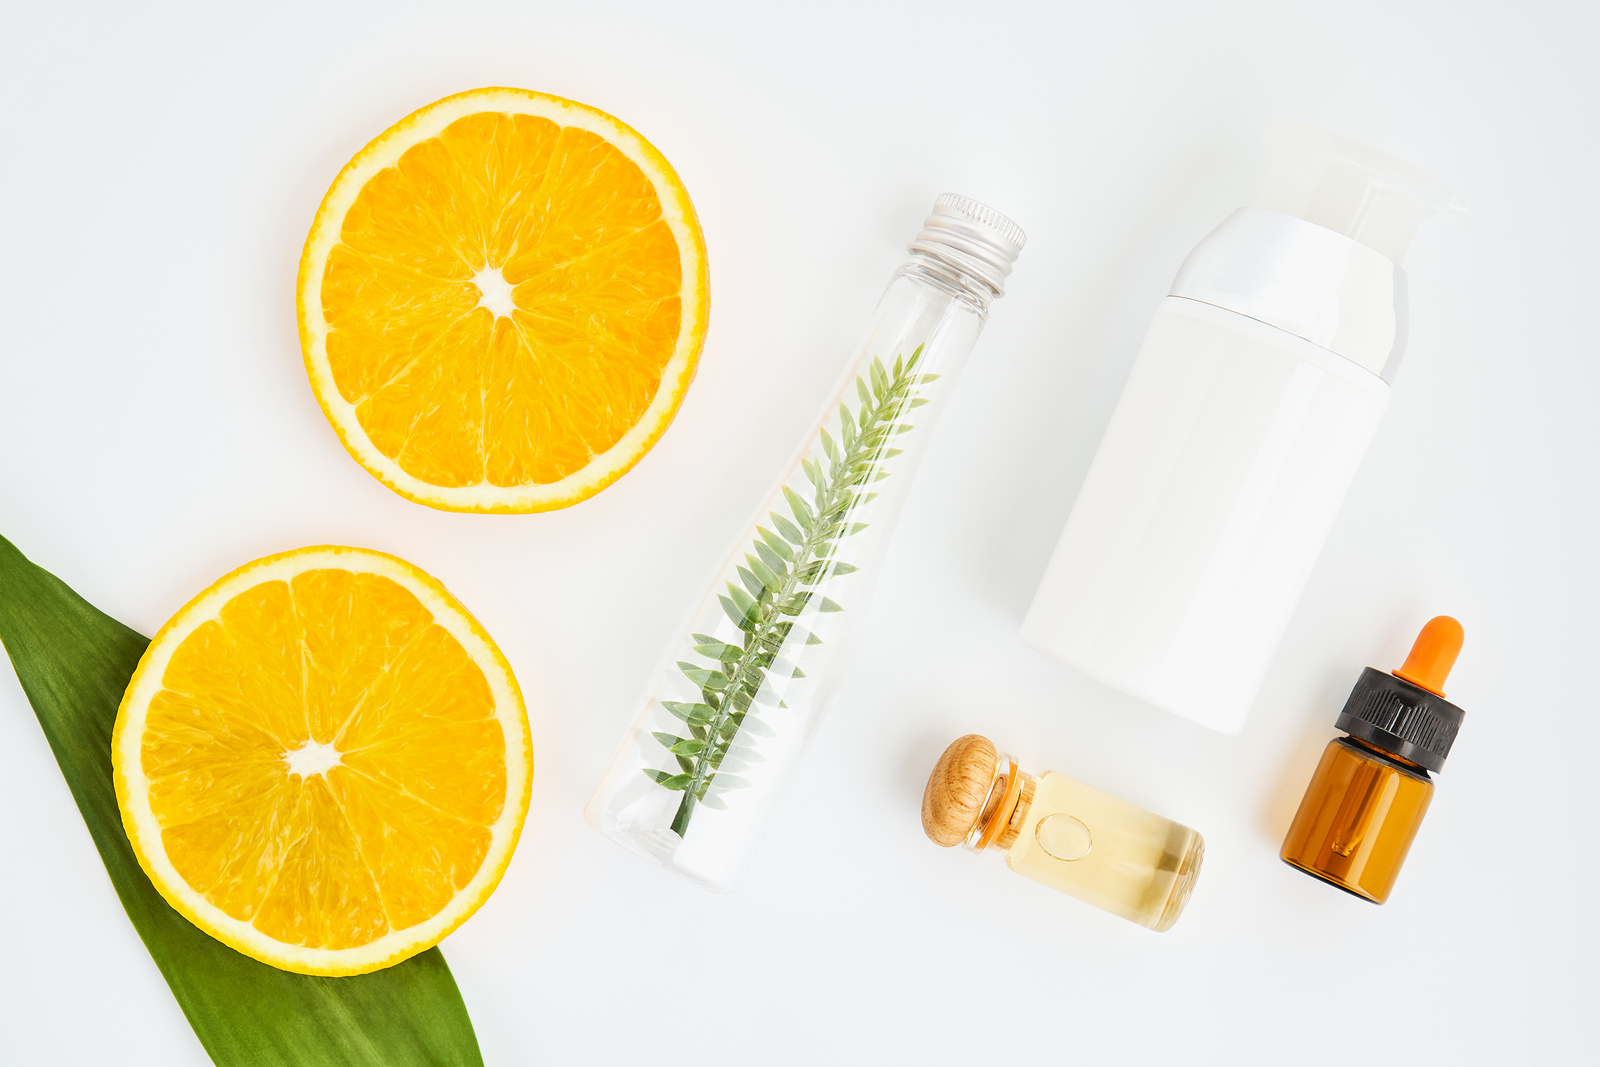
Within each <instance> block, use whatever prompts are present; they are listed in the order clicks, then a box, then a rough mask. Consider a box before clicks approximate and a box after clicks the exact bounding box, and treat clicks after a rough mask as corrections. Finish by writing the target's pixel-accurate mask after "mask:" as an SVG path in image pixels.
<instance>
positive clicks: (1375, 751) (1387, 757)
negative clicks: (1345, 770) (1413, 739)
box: [1334, 737, 1432, 781]
mask: <svg viewBox="0 0 1600 1067" xmlns="http://www.w3.org/2000/svg"><path fill="white" fill-rule="evenodd" d="M1334 740H1335V741H1336V742H1341V743H1343V744H1346V745H1349V746H1351V747H1353V748H1357V749H1360V750H1361V752H1362V753H1363V754H1365V755H1368V756H1375V757H1377V758H1378V759H1380V760H1382V761H1383V762H1385V763H1390V764H1393V765H1395V766H1396V767H1399V768H1400V769H1401V770H1403V771H1409V772H1410V773H1411V774H1412V775H1414V776H1420V777H1422V778H1428V779H1429V780H1430V781H1431V780H1432V779H1431V778H1430V777H1429V775H1428V768H1426V767H1424V766H1422V765H1421V764H1420V763H1412V762H1411V761H1410V760H1408V759H1406V758H1404V757H1403V756H1396V755H1395V754H1394V753H1393V752H1389V751H1386V750H1384V749H1381V748H1379V747H1378V746H1377V745H1374V744H1373V743H1372V742H1370V741H1363V740H1362V739H1361V738H1359V737H1337V738H1334Z"/></svg>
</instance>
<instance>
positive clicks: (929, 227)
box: [908, 193, 1028, 296]
mask: <svg viewBox="0 0 1600 1067" xmlns="http://www.w3.org/2000/svg"><path fill="white" fill-rule="evenodd" d="M1027 241H1028V235H1027V234H1025V233H1023V232H1022V227H1021V226H1018V225H1017V224H1016V223H1014V222H1012V221H1011V220H1010V219H1008V218H1006V217H1005V216H1004V215H1002V214H1000V212H998V211H996V210H995V209H994V208H992V207H989V206H988V205H986V204H980V203H978V202H977V201H976V200H972V199H969V198H968V197H965V196H957V195H956V194H955V193H945V194H944V195H943V196H941V197H939V199H937V200H935V201H934V202H933V214H932V215H929V216H928V218H927V221H925V222H924V223H923V224H922V232H921V233H919V234H917V239H916V240H915V241H912V242H911V244H910V245H909V246H908V248H909V249H910V251H912V252H922V253H925V254H927V255H930V256H933V257H935V258H936V259H942V260H944V261H945V262H947V263H949V264H950V265H951V266H952V267H954V268H956V269H957V270H959V271H961V272H962V273H963V274H969V275H971V276H972V277H974V278H977V279H978V280H980V281H982V282H983V283H984V284H985V285H987V286H988V287H989V288H991V289H993V290H994V295H995V296H1004V295H1005V291H1006V276H1007V275H1009V274H1010V273H1011V264H1013V263H1015V262H1016V261H1017V254H1018V253H1020V252H1021V251H1022V246H1023V245H1024V244H1026V243H1027Z"/></svg>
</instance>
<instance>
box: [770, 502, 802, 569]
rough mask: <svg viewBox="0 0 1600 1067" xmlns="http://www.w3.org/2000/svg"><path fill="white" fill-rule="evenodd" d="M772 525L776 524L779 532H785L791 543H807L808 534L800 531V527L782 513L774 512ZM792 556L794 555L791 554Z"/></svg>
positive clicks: (784, 534)
mask: <svg viewBox="0 0 1600 1067" xmlns="http://www.w3.org/2000/svg"><path fill="white" fill-rule="evenodd" d="M772 525H774V526H776V527H777V528H778V532H779V533H781V534H783V536H784V537H786V538H788V539H789V541H790V542H791V543H793V544H796V545H803V544H805V543H806V535H805V534H803V533H801V532H800V527H798V526H796V525H795V524H794V523H792V522H790V521H789V520H788V519H786V518H784V517H783V516H782V515H779V514H778V513H777V512H776V511H774V512H773V513H772ZM790 558H793V557H792V556H791V557H790Z"/></svg>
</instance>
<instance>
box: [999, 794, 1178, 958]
mask: <svg viewBox="0 0 1600 1067" xmlns="http://www.w3.org/2000/svg"><path fill="white" fill-rule="evenodd" d="M1029 792H1031V793H1032V801H1031V803H1030V802H1029V796H1028V794H1029ZM1009 822H1010V825H1008V826H1007V827H1006V829H1005V832H1004V833H1003V834H1002V835H1001V837H1000V840H999V841H998V842H997V844H999V845H1000V847H1002V848H1005V850H1006V863H1007V864H1008V865H1010V867H1011V869H1012V870H1013V871H1016V872H1017V873H1018V874H1022V875H1026V876H1027V877H1029V878H1032V879H1033V880H1034V881H1036V882H1043V883H1044V884H1045V885H1047V886H1050V887H1051V888H1052V889H1058V890H1060V891H1061V892H1063V893H1067V894H1069V895H1071V896H1075V897H1077V898H1078V899H1079V900H1082V901H1084V902H1086V903H1089V904H1093V905H1094V906H1095V907H1097V908H1104V909H1105V910H1106V911H1109V912H1111V913H1112V914H1113V915H1120V916H1122V917H1123V918H1124V919H1130V920H1132V921H1133V922H1136V923H1138V924H1139V925H1140V926H1147V927H1149V928H1150V929H1152V930H1156V931H1163V930H1168V929H1170V928H1171V927H1172V924H1173V923H1175V922H1177V921H1178V915H1179V913H1180V912H1182V911H1183V906H1184V904H1186V903H1187V902H1188V900H1189V892H1190V890H1191V889H1192V888H1193V887H1194V880H1195V877H1196V875H1198V874H1199V873H1200V861H1201V858H1202V856H1203V855H1204V853H1205V842H1204V840H1203V839H1202V838H1201V837H1200V835H1199V834H1198V833H1196V832H1195V831H1193V830H1191V829H1189V827H1187V826H1182V825H1180V824H1178V823H1175V822H1173V821H1172V820H1171V819H1164V818H1162V817H1161V816H1159V815H1156V814H1153V813H1151V812H1148V811H1145V810H1144V809H1143V808H1139V807H1135V806H1134V805H1132V804H1129V803H1128V802H1127V801H1124V800H1118V799H1117V798H1116V797H1114V796H1111V795H1110V794H1108V793H1102V792H1100V790H1098V789H1093V788H1091V787H1089V786H1086V785H1084V784H1083V783H1082V782H1078V781H1074V780H1073V779H1071V778H1068V777H1067V776H1066V775H1064V774H1057V773H1056V772H1054V771H1046V772H1045V773H1044V774H1043V775H1041V776H1040V777H1039V779H1038V780H1037V782H1034V783H1030V785H1029V786H1028V787H1026V788H1024V790H1023V795H1022V798H1021V800H1020V801H1019V803H1018V804H1017V807H1016V810H1015V812H1014V814H1013V815H1012V817H1011V819H1010V820H1009Z"/></svg>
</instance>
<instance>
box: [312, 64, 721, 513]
mask: <svg viewBox="0 0 1600 1067" xmlns="http://www.w3.org/2000/svg"><path fill="white" fill-rule="evenodd" d="M707 294H708V289H707V284H706V253H705V240H704V238H703V237H702V236H701V233H700V223H699V221H698V220H697V219H696V218H695V213H694V206H693V205H692V204H690V202H689V194H688V192H686V191H685V190H684V188H683V183H682V182H680V181H679V180H678V176H677V174H676V173H674V172H673V169H672V166H671V165H670V164H669V163H668V162H667V161H666V159H665V157H663V156H662V155H661V153H660V152H658V151H656V149H655V148H654V147H653V146H652V145H651V144H650V142H648V141H646V140H645V139H644V138H643V137H641V136H639V134H638V133H636V132H635V131H634V130H632V129H631V128H629V127H628V126H626V125H624V124H623V123H622V122H620V121H618V120H617V119H615V118H612V117H611V116H610V115H607V114H606V113H605V112H603V111H597V110H595V109H594V108H592V107H587V106H585V105H583V104H579V103H575V102H573V101H571V100H563V99H562V98H561V97H558V96H547V95H545V94H544V93H535V92H529V91H527V90H525V89H475V90H473V91H471V92H466V93H460V94H458V95H456V96H450V97H446V98H445V99H443V100H440V101H438V102H437V103H434V104H430V105H428V106H427V107H425V108H423V109H422V110H420V111H416V112H413V113H412V114H410V115H408V116H406V117H405V118H404V119H402V120H401V121H400V122H399V123H397V124H396V125H394V126H393V127H391V128H390V129H388V130H386V131H385V132H384V133H383V134H382V135H381V136H379V137H378V138H377V139H376V140H374V141H373V142H372V143H371V144H369V145H367V147H366V148H364V149H362V151H361V153H360V154H359V155H357V156H356V157H355V158H354V159H352V160H351V161H350V162H349V164H348V165H346V166H345V168H344V170H342V171H340V172H339V176H338V178H337V179H335V180H334V183H333V187H332V188H331V189H329V190H328V195H327V196H326V197H325V198H324V199H323V201H322V206H321V207H320V208H319V209H318V210H317V217H316V220H315V221H314V222H313V223H312V225H311V235H310V236H309V237H308V238H307V239H306V247H305V254H304V255H303V256H302V258H301V260H300V281H299V314H300V344H301V348H302V350H303V352H304V355H305V362H306V371H307V373H308V374H309V375H310V377H311V386H312V389H313V390H315V392H316V395H317V402H318V403H319V404H321V405H322V410H323V412H324V413H325V414H326V415H327V416H328V421H329V422H331V423H333V426H334V429H335V430H337V431H338V433H339V439H340V440H341V441H343V442H344V446H345V448H346V449H348V450H349V452H350V454H351V455H352V456H354V457H355V458H356V460H357V462H359V463H360V464H361V465H362V466H363V467H365V468H367V470H368V471H370V472H371V473H372V474H373V475H374V476H375V477H376V478H378V479H379V480H380V481H382V482H383V483H384V484H385V485H387V486H388V487H389V488H391V489H393V490H394V491H395V492H397V493H399V494H400V495H402V496H404V497H407V498H408V499H411V500H415V501H417V502H418V503H421V504H427V505H429V506H431V507H435V508H441V509H444V510H448V511H479V512H526V511H547V510H550V509H552V508H562V507H567V506H568V505H571V504H576V503H577V502H578V501H580V500H585V499H587V498H588V497H591V496H593V495H594V494H595V493H598V492H599V491H600V490H601V489H604V488H605V487H606V486H608V485H610V484H611V483H612V482H614V481H616V480H617V479H618V478H620V477H621V476H622V475H623V474H624V473H626V472H627V471H628V469H629V468H631V467H632V466H633V465H634V464H635V463H637V462H638V461H639V459H640V457H642V456H643V455H644V454H645V452H647V451H649V449H650V446H651V445H653V444H655V442H656V440H657V438H659V437H660V436H661V434H662V432H663V431H664V430H665V429H666V428H667V424H668V423H669V422H671V421H672V417H673V415H674V414H675V413H676V412H677V410H678V405H679V403H680V402H682V400H683V394H684V392H685V391H686V390H687V389H688V387H689V382H690V381H691V380H692V379H693V378H694V372H695V367H696V364H697V363H698V361H699V357H700V348H701V345H702V344H703V343H704V340H705V332H706V314H707V310H708V306H709V303H708V302H709V298H708V295H707Z"/></svg>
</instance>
